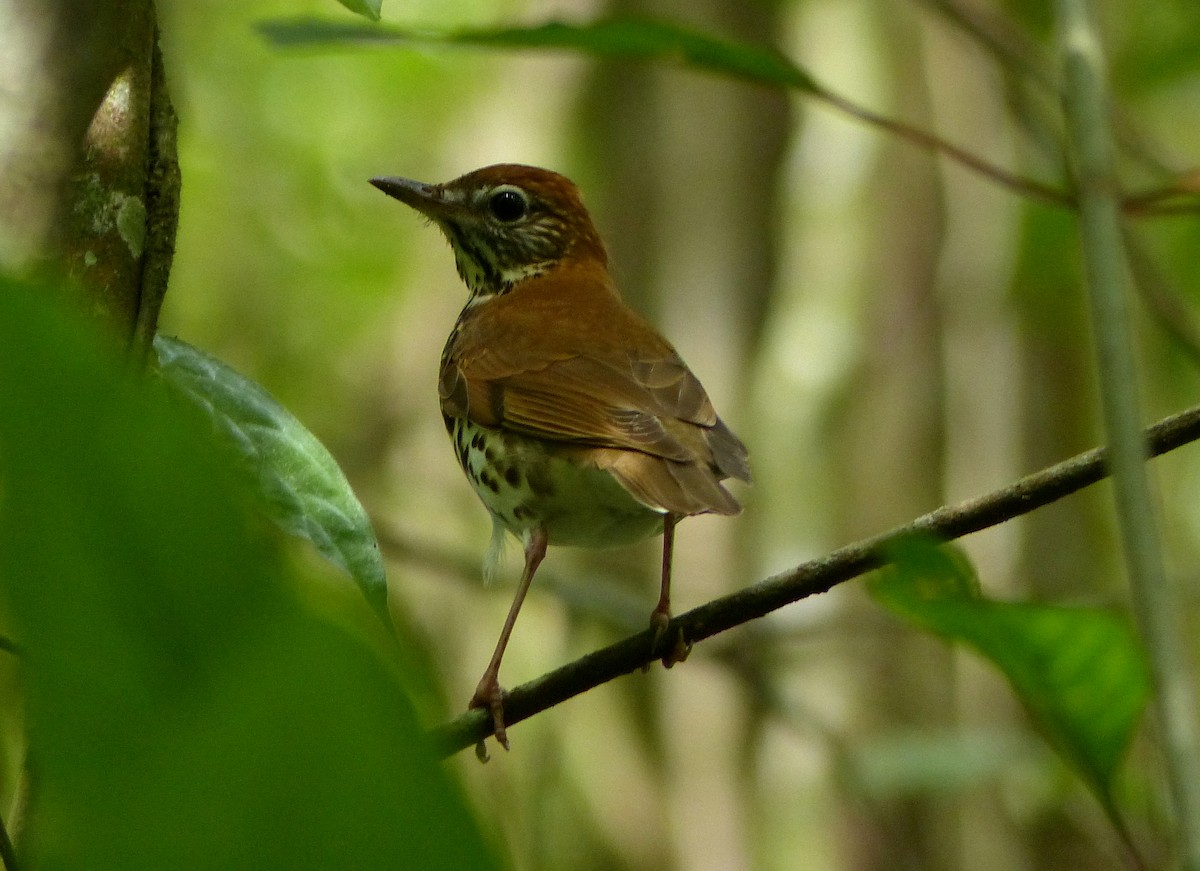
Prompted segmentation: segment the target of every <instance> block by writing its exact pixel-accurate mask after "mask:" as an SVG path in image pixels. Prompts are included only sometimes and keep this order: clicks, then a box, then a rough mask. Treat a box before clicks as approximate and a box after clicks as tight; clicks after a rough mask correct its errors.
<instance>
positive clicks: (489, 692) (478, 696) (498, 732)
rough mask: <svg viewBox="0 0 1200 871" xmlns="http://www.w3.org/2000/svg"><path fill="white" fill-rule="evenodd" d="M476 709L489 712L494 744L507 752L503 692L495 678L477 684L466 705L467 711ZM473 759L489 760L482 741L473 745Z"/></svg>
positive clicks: (485, 679)
mask: <svg viewBox="0 0 1200 871" xmlns="http://www.w3.org/2000/svg"><path fill="white" fill-rule="evenodd" d="M476 708H484V709H486V710H488V711H490V712H491V715H492V734H493V735H494V736H495V738H496V743H497V744H499V745H500V746H501V747H503V748H504V749H505V750H508V749H509V747H508V730H507V729H505V723H504V690H503V689H501V687H500V684H499V683H497V682H496V680H495V678H492V680H491V681H488V680H487V678H484V680H482V681H480V682H479V686H478V687H477V688H476V689H475V695H473V696H471V701H470V702H468V703H467V710H472V711H473V710H475V709H476ZM475 758H476V759H478V760H479V761H480V762H487V761H488V759H490V758H491V757H490V756H489V755H488V752H487V746H486V744H485V743H484V742H483V741H480V742H479V743H478V744H476V745H475Z"/></svg>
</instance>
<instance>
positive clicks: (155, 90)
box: [0, 0, 179, 345]
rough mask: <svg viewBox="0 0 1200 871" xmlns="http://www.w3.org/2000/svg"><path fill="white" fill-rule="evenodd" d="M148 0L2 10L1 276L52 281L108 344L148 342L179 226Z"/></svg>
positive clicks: (169, 120) (30, 2) (19, 3)
mask: <svg viewBox="0 0 1200 871" xmlns="http://www.w3.org/2000/svg"><path fill="white" fill-rule="evenodd" d="M178 187H179V185H178V164H177V163H176V162H175V155H174V115H173V113H172V112H171V109H170V101H169V100H168V99H167V96H166V88H165V78H164V76H163V68H162V63H161V59H160V58H157V51H156V30H155V14H154V4H153V2H152V0H109V2H106V3H94V2H92V0H61V2H56V3H44V2H42V0H9V2H6V3H3V4H0V268H2V269H5V270H7V271H10V272H18V273H21V272H29V271H32V270H41V269H49V270H50V271H52V272H54V273H57V274H63V273H66V274H69V275H70V276H71V277H72V278H73V279H75V283H76V284H77V285H78V286H79V287H80V300H79V306H80V308H82V309H83V310H84V311H85V312H86V313H88V314H89V315H91V316H93V317H96V318H97V319H98V320H100V321H101V322H103V323H104V324H105V326H106V328H107V330H108V332H109V334H110V335H113V336H115V337H116V339H117V341H118V342H119V343H121V344H128V343H129V342H130V341H131V340H132V339H133V338H134V336H135V335H137V336H139V337H141V339H140V340H139V342H138V344H139V345H145V344H146V340H145V338H144V337H145V336H147V335H150V336H152V335H153V327H154V324H155V322H156V320H157V313H158V307H159V305H160V303H161V298H162V292H163V288H165V283H166V274H167V272H168V271H169V268H170V259H171V257H170V254H171V252H172V251H173V248H174V232H175V221H176V218H177V215H178Z"/></svg>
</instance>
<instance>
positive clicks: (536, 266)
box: [370, 164, 751, 761]
mask: <svg viewBox="0 0 1200 871" xmlns="http://www.w3.org/2000/svg"><path fill="white" fill-rule="evenodd" d="M370 183H371V184H372V185H374V186H375V187H376V188H378V189H379V190H381V191H383V192H384V193H385V194H387V195H389V196H391V197H394V198H395V199H397V200H399V201H400V202H402V203H404V204H405V205H407V206H410V207H411V208H413V209H414V210H416V211H417V212H419V213H420V214H421V215H422V216H424V217H425V218H426V219H428V221H430V222H432V223H433V224H436V225H437V227H438V228H439V229H440V230H441V231H442V233H443V234H444V235H445V237H446V239H447V241H448V242H449V243H450V247H451V249H452V251H453V254H454V263H455V266H456V268H457V271H458V275H459V276H460V277H461V279H462V281H463V282H464V283H465V284H466V286H467V290H468V297H467V302H466V304H465V306H464V307H463V309H462V312H461V314H459V316H458V320H457V321H456V323H455V324H454V327H453V329H452V330H451V332H450V336H449V338H448V339H447V341H446V345H445V349H444V350H443V352H442V357H441V365H440V370H439V376H438V396H439V399H440V402H441V413H442V418H443V421H444V423H445V427H446V431H447V433H448V434H449V435H450V439H451V441H452V443H453V447H454V450H455V453H456V455H457V458H458V463H459V465H460V466H461V467H462V470H463V472H464V473H465V474H466V476H467V478H468V479H469V481H470V483H471V485H472V487H473V488H474V490H475V493H476V494H477V495H478V496H479V499H480V501H482V503H483V505H484V507H485V508H486V509H487V510H488V512H489V513H490V515H491V518H492V539H491V544H490V546H489V547H488V555H487V558H486V560H485V564H484V577H485V580H490V579H491V577H492V575H493V574H494V573H495V569H496V564H497V562H498V561H499V557H500V555H501V553H502V551H503V546H504V542H505V536H506V535H507V534H511V535H513V536H515V537H516V538H517V539H518V540H519V541H520V542H521V544H522V545H523V548H524V557H525V562H524V568H523V570H522V573H521V578H520V581H519V583H518V585H517V590H516V594H515V595H514V597H513V601H512V605H511V607H510V608H509V611H508V616H507V617H506V619H505V622H504V626H503V628H502V630H501V633H500V638H499V640H498V641H497V644H496V648H495V651H494V653H493V654H492V657H491V660H490V661H489V663H488V665H487V668H486V670H485V671H484V673H483V676H482V677H481V678H480V681H479V684H478V686H477V687H476V689H475V692H474V694H473V695H472V697H471V699H470V702H469V703H468V709H476V708H484V709H486V710H487V711H489V712H490V714H491V721H492V722H491V728H492V734H493V735H494V736H495V738H496V740H497V742H498V743H499V744H500V746H502V747H504V749H505V750H507V749H509V742H508V735H507V730H506V723H505V717H504V690H503V689H502V688H501V686H500V683H499V672H500V663H501V660H502V659H503V657H504V651H505V649H506V647H507V645H508V641H509V638H510V636H511V634H512V631H513V626H514V624H515V623H516V620H517V614H518V612H519V611H520V609H521V604H522V602H523V601H524V600H525V595H526V593H527V592H528V590H529V586H530V583H531V582H532V580H533V576H534V574H535V573H536V572H537V569H538V566H539V565H540V564H541V562H542V559H543V557H545V555H546V549H547V546H548V545H551V544H553V545H556V546H557V545H565V546H577V547H588V548H604V547H613V546H618V545H623V544H631V543H633V542H636V541H640V540H643V539H646V538H649V537H651V536H654V535H660V534H661V535H662V540H663V559H662V574H661V582H660V590H659V600H658V603H657V604H656V605H655V607H654V610H653V611H652V612H651V619H650V623H651V627H652V628H653V629H654V643H655V644H656V645H657V644H658V642H659V641H660V639H661V636H662V635H663V633H665V632H666V631H667V630H668V628H669V625H670V620H671V610H670V582H671V561H672V553H673V546H674V532H675V525H676V523H677V522H678V521H679V520H681V519H682V518H684V517H688V516H692V515H697V514H706V513H711V514H721V515H734V514H737V513H738V512H739V511H740V510H741V505H740V504H739V502H738V500H737V499H736V498H735V497H734V496H733V494H732V493H730V492H729V490H728V489H726V487H725V485H724V484H723V483H722V482H723V481H725V480H727V479H730V478H733V479H738V480H741V481H745V482H747V483H748V482H749V481H750V479H751V476H750V466H749V459H748V452H747V449H746V446H745V445H744V444H743V443H742V441H741V440H740V439H739V438H738V437H737V436H736V435H734V433H733V431H732V430H730V428H729V427H728V426H727V425H726V424H725V422H724V421H723V420H721V418H720V417H719V416H718V415H717V413H716V411H715V409H714V408H713V404H712V402H711V401H710V400H709V397H708V394H707V393H705V391H704V388H703V387H702V386H701V384H700V381H699V380H698V379H697V378H696V376H695V375H694V374H692V371H691V370H690V369H689V368H688V367H687V365H686V364H685V363H684V362H683V360H682V359H681V358H680V356H679V354H678V353H677V352H676V351H675V348H674V347H673V346H672V345H671V344H670V343H669V342H668V341H667V340H666V339H665V338H663V336H662V335H661V334H660V333H659V332H658V331H657V330H656V329H655V328H654V327H653V326H652V325H651V324H650V323H649V322H647V321H646V320H645V319H644V318H643V317H642V316H640V315H639V314H637V313H636V312H635V311H634V310H633V309H632V308H630V307H629V306H628V305H627V304H626V303H625V302H624V301H623V300H622V299H621V296H620V293H619V291H618V289H617V286H616V284H615V282H614V280H613V276H612V273H611V271H610V269H609V259H608V253H607V250H606V248H605V245H604V242H603V241H602V239H601V237H600V234H599V232H598V231H597V230H596V227H595V225H594V224H593V222H592V219H591V217H590V215H589V214H588V211H587V209H586V208H585V206H584V204H583V201H582V199H581V195H580V192H579V189H578V188H577V187H576V185H575V184H574V183H573V182H572V181H570V180H569V179H568V178H566V177H565V176H563V175H560V174H559V173H557V172H553V171H551V170H548V169H541V168H539V167H533V166H525V165H521V164H497V165H494V166H487V167H484V168H482V169H477V170H475V171H473V172H469V173H467V174H465V175H463V176H461V177H459V178H456V179H454V180H453V181H448V182H444V183H441V184H426V183H423V182H418V181H414V180H412V179H408V178H401V177H396V176H380V177H376V178H372V179H370ZM652 649H656V648H652ZM688 649H690V648H689V646H688V645H687V644H686V642H685V641H684V639H682V638H681V637H680V638H677V639H676V645H675V647H674V648H673V650H674V653H672V654H668V655H667V656H664V657H663V663H664V665H666V666H668V667H670V666H671V665H672V664H674V662H677V661H679V660H681V659H683V658H684V657H686V655H687V651H688ZM476 752H477V753H478V754H479V757H480V759H481V760H483V761H486V759H487V754H486V749H484V747H483V743H482V742H480V744H479V745H478V746H477V748H476Z"/></svg>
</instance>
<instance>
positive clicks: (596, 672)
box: [432, 406, 1200, 755]
mask: <svg viewBox="0 0 1200 871" xmlns="http://www.w3.org/2000/svg"><path fill="white" fill-rule="evenodd" d="M1145 438H1146V450H1147V452H1148V454H1150V455H1151V456H1158V455H1160V454H1165V453H1167V452H1168V451H1172V450H1174V449H1175V448H1178V447H1180V446H1182V445H1185V444H1187V443H1189V442H1193V441H1196V440H1197V439H1200V406H1195V407H1193V408H1190V409H1188V410H1187V411H1182V412H1180V413H1178V414H1175V415H1172V416H1171V417H1167V418H1164V419H1163V420H1161V421H1159V422H1158V423H1156V424H1154V425H1153V426H1152V427H1150V428H1149V429H1148V430H1146V431H1145ZM1108 474H1109V471H1108V467H1107V452H1106V451H1105V450H1103V449H1099V448H1097V449H1093V450H1090V451H1087V452H1085V453H1082V454H1079V455H1077V456H1075V457H1072V458H1071V459H1069V460H1066V461H1064V462H1062V463H1059V464H1057V465H1055V466H1051V467H1050V468H1047V469H1043V470H1042V471H1040V472H1035V473H1033V474H1032V475H1028V476H1026V477H1024V478H1021V479H1020V480H1018V481H1016V482H1014V483H1013V484H1010V485H1009V486H1007V487H1004V488H1003V489H1000V490H996V491H994V492H992V493H989V494H987V495H986V496H980V497H977V498H975V499H969V500H967V501H965V502H960V503H959V504H957V505H949V506H943V507H942V508H938V509H936V510H934V511H931V512H930V513H928V514H925V515H923V516H921V517H918V518H917V519H916V520H914V521H912V522H911V523H908V524H906V525H904V526H900V527H897V528H895V529H892V530H890V531H888V532H884V533H881V534H880V535H876V536H874V537H872V538H868V539H864V540H862V541H859V542H856V543H854V544H850V545H847V546H845V547H843V548H840V549H839V550H835V551H833V552H832V553H830V554H828V555H826V556H824V557H820V558H818V559H815V560H810V561H809V562H806V563H802V564H801V565H799V566H797V567H796V568H794V569H791V570H789V571H786V572H783V573H781V574H778V575H775V576H774V577H770V578H767V579H765V580H762V581H759V582H758V583H756V584H752V585H751V586H749V587H746V588H744V589H741V590H738V591H737V592H734V593H731V594H729V595H728V596H722V597H721V598H719V599H714V600H713V601H711V602H708V603H707V604H704V605H701V606H700V607H698V608H694V609H693V610H691V611H688V612H687V613H685V614H681V615H680V616H678V617H676V618H675V619H674V620H672V622H671V626H672V629H673V630H678V631H680V632H682V633H683V637H684V638H686V639H687V640H688V641H690V642H693V643H694V642H698V641H702V640H704V639H705V638H709V637H711V636H713V635H716V634H718V633H720V632H724V631H725V630H727V629H732V628H734V627H735V626H740V625H742V624H743V623H748V622H750V621H751V620H755V619H757V618H759V617H764V616H766V615H767V614H770V613H771V612H772V611H775V610H778V609H779V608H782V607H783V606H784V605H790V604H791V603H793V602H798V601H800V600H801V599H804V598H807V597H808V596H812V595H815V594H816V593H824V592H827V591H829V590H830V589H831V588H833V587H834V586H836V585H837V584H840V583H842V582H843V581H848V580H850V579H851V578H855V577H858V576H859V575H862V574H865V573H866V572H869V571H871V570H872V569H876V568H879V567H880V566H882V565H884V564H885V562H886V559H887V558H886V555H885V552H886V550H887V548H888V546H889V545H891V544H893V543H894V542H896V541H897V540H899V539H902V538H905V537H907V536H911V535H928V536H933V537H934V538H937V539H940V540H942V541H950V540H953V539H956V538H960V537H962V536H964V535H968V534H970V533H972V532H978V531H980V530H981V529H986V528H988V527H990V526H996V525H999V524H1000V523H1003V522H1004V521H1006V520H1011V519H1012V518H1014V517H1018V516H1020V515H1022V514H1027V513H1029V512H1030V511H1033V510H1034V509H1035V508H1041V507H1042V506H1044V505H1048V504H1050V503H1051V502H1054V501H1056V500H1058V499H1061V498H1062V497H1064V496H1067V495H1069V494H1071V493H1074V492H1076V491H1078V490H1081V489H1083V488H1084V487H1087V486H1088V485H1090V484H1095V483H1096V482H1097V481H1100V480H1102V479H1104V478H1105V477H1107V476H1108ZM674 637H675V633H674V631H672V632H668V633H666V634H665V636H664V637H663V638H661V639H660V643H659V644H658V645H656V646H654V647H652V646H651V640H652V633H651V631H650V630H649V629H647V630H646V631H644V632H639V633H638V634H637V635H633V636H630V637H629V638H626V639H624V640H622V641H618V642H617V643H616V644H611V645H609V646H608V647H605V648H602V649H600V650H597V651H595V652H594V653H589V654H587V655H586V656H584V657H581V658H580V659H577V660H576V661H574V662H571V663H568V664H567V665H564V666H562V667H561V668H558V669H556V670H554V671H552V672H549V673H548V674H545V675H542V676H541V677H539V678H537V679H535V680H532V681H530V682H529V683H526V684H522V685H521V686H519V687H517V688H516V689H514V690H512V691H511V692H509V693H507V694H506V695H505V698H504V715H505V719H506V721H507V722H508V724H509V725H510V726H511V725H513V724H514V723H519V722H520V721H521V720H524V719H527V718H528V717H532V716H533V715H534V714H536V713H538V712H540V711H544V710H546V709H547V708H550V707H553V706H554V705H557V704H558V703H559V702H563V701H566V700H567V699H569V698H572V697H573V696H577V695H579V694H581V693H584V692H586V691H587V690H590V689H592V688H593V687H597V686H599V685H600V684H603V683H607V682H608V681H610V680H613V679H614V678H617V677H620V676H621V675H623V674H628V673H629V672H632V671H635V670H637V669H639V668H641V667H642V666H645V665H647V664H649V663H652V662H653V661H654V660H656V659H660V658H662V656H663V655H664V654H665V653H666V652H667V650H668V648H670V647H671V646H672V642H673V640H674ZM491 726H492V718H491V716H490V715H489V714H488V713H487V712H486V711H482V710H476V711H469V712H468V713H466V714H464V715H463V716H461V717H459V718H458V719H456V720H454V721H452V722H450V723H446V724H444V725H442V726H439V727H437V728H436V729H434V730H433V733H432V739H433V741H434V743H435V745H436V746H437V747H438V748H439V750H440V752H441V753H442V754H444V755H450V754H452V753H456V752H458V751H459V750H462V749H464V748H466V747H470V746H472V745H474V744H476V743H477V742H479V741H482V740H483V739H484V738H486V737H488V736H489V735H490V734H491V733H492V730H491Z"/></svg>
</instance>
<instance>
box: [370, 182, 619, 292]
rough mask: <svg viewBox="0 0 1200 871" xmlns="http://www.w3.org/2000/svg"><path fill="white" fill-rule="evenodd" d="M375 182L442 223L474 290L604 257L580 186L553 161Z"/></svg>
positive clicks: (501, 287) (497, 288)
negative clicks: (448, 177) (431, 180)
mask: <svg viewBox="0 0 1200 871" xmlns="http://www.w3.org/2000/svg"><path fill="white" fill-rule="evenodd" d="M371 184H373V185H375V187H377V188H379V189H380V190H381V191H383V192H384V193H385V194H387V195H388V196H392V197H395V198H396V199H398V200H400V202H402V203H404V204H405V205H408V206H411V207H412V208H414V209H416V210H417V211H418V212H420V213H421V214H422V215H424V216H425V217H427V218H429V220H431V221H433V222H434V223H435V224H437V225H438V226H439V227H440V228H441V230H442V232H443V233H445V234H446V238H447V239H448V240H449V241H450V245H451V247H452V248H453V249H454V262H455V265H456V266H457V267H458V274H459V275H460V276H462V279H463V281H465V282H466V284H467V287H468V288H470V290H471V296H472V298H475V297H482V296H490V295H493V294H500V293H504V292H505V291H507V290H509V289H511V288H512V287H513V285H515V284H516V283H517V282H519V281H521V280H522V279H524V278H529V277H531V276H533V275H538V274H540V273H542V272H546V271H547V270H549V269H551V268H553V267H554V266H555V265H556V264H558V263H560V262H562V261H563V260H565V259H567V258H585V259H587V258H592V259H599V261H600V262H601V263H602V264H603V263H604V262H605V261H606V255H605V252H604V244H603V242H601V240H600V236H599V234H598V233H597V232H596V228H595V227H594V226H593V225H592V219H591V218H590V217H589V216H588V213H587V209H585V208H584V206H583V202H582V201H581V200H580V198H579V190H578V189H577V188H576V187H575V185H574V183H572V182H571V181H570V179H567V178H566V177H564V176H561V175H559V174H558V173H556V172H551V171H550V170H548V169H538V168H537V167H533V166H521V165H518V164H498V165H496V166H488V167H484V168H483V169H477V170H475V171H474V172H470V173H467V174H466V175H464V176H461V177H459V178H456V179H454V181H448V182H445V183H444V184H423V183H422V182H418V181H413V180H411V179H407V178H392V177H387V178H384V177H381V178H373V179H371Z"/></svg>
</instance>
